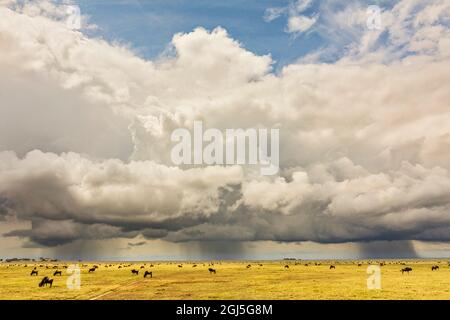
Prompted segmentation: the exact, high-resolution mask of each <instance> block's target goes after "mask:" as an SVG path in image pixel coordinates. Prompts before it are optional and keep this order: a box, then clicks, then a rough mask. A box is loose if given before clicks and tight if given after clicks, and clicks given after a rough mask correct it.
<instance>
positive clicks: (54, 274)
mask: <svg viewBox="0 0 450 320" xmlns="http://www.w3.org/2000/svg"><path fill="white" fill-rule="evenodd" d="M57 275H60V276H62V272H61V271H58V270H56V271H55V272H53V276H57Z"/></svg>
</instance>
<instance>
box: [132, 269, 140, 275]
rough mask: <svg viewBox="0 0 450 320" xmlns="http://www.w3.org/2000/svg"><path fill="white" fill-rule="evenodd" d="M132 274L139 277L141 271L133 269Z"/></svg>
mask: <svg viewBox="0 0 450 320" xmlns="http://www.w3.org/2000/svg"><path fill="white" fill-rule="evenodd" d="M131 273H132V274H135V275H138V274H139V270H135V269H133V270H131Z"/></svg>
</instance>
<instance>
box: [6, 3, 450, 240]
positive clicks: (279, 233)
mask: <svg viewBox="0 0 450 320" xmlns="http://www.w3.org/2000/svg"><path fill="white" fill-rule="evenodd" d="M56 8H57V7H56ZM446 8H447V7H446V6H445V5H444V3H443V2H442V6H437V7H435V6H433V7H432V8H429V7H428V6H424V7H423V8H422V9H421V11H420V12H421V14H420V18H417V19H418V20H417V21H416V22H411V21H412V20H411V17H412V15H411V12H413V11H412V9H411V8H410V7H408V8H407V5H406V4H405V3H404V2H401V3H399V5H398V6H396V7H395V8H394V9H393V10H392V11H391V12H390V13H388V12H386V13H383V15H385V18H386V20H385V21H386V24H385V28H386V30H389V32H390V38H389V41H387V42H386V43H384V44H383V45H381V46H376V45H375V43H376V42H377V39H378V37H379V36H380V35H379V34H376V35H370V34H369V33H365V32H364V33H363V34H362V35H360V34H359V33H358V32H355V33H353V32H352V31H354V30H356V29H352V27H349V26H347V27H346V28H347V29H346V30H350V31H351V32H349V33H348V34H349V37H350V38H352V39H358V41H357V42H356V44H355V45H353V46H350V47H348V48H347V49H348V50H346V51H344V52H345V54H344V56H343V57H342V59H339V60H338V61H337V63H335V64H313V63H308V64H306V63H296V64H292V65H288V66H286V67H284V68H283V70H282V71H281V72H280V74H279V75H275V74H273V73H271V65H272V60H271V58H270V56H258V55H256V54H254V53H252V52H250V51H248V50H246V49H245V48H243V46H242V45H241V44H240V43H239V42H237V41H235V40H233V39H232V38H231V37H230V36H229V35H228V34H227V32H226V31H225V30H224V29H222V28H216V29H214V30H212V31H208V30H205V29H203V28H197V29H195V30H193V31H192V32H189V33H180V34H177V35H175V36H174V37H173V39H172V43H171V46H172V49H173V50H172V52H173V54H172V55H167V56H163V57H162V58H161V59H159V60H155V61H148V60H144V59H141V58H139V57H138V56H136V55H135V54H134V53H133V51H132V50H131V49H129V48H125V47H122V46H119V45H116V44H110V43H107V42H106V41H103V40H100V39H93V38H89V37H87V36H86V35H84V34H83V33H81V32H77V31H73V30H70V29H68V28H67V27H66V26H65V25H64V23H63V22H62V21H60V20H58V19H57V18H55V17H54V15H55V14H52V15H50V14H46V13H42V12H40V13H39V15H35V14H34V13H33V14H30V13H28V12H25V11H23V10H19V11H16V10H12V9H8V8H5V7H2V8H0V50H1V52H2V59H1V61H0V69H1V71H2V72H1V74H0V84H1V85H2V88H3V89H4V90H3V91H2V92H3V93H0V99H1V104H0V115H1V116H2V117H1V118H0V124H1V125H0V133H1V134H0V147H1V150H3V151H2V152H1V153H0V216H2V217H5V216H8V217H11V216H14V217H16V218H17V219H18V220H20V221H29V222H31V226H30V229H29V230H25V231H14V232H12V233H10V235H15V236H23V237H28V238H30V239H32V240H34V241H35V242H38V243H41V244H44V245H54V244H58V243H67V242H69V241H73V240H74V239H77V238H84V239H93V238H115V237H135V236H137V235H139V234H141V235H142V236H144V237H147V238H163V239H168V240H171V241H187V240H199V239H209V240H211V239H218V240H224V239H225V238H227V237H229V238H231V239H233V240H264V239H265V240H282V241H301V240H312V241H318V242H340V241H359V240H371V239H386V238H389V239H426V240H448V239H447V237H448V236H447V235H448V233H446V231H448V228H450V218H449V215H448V212H449V211H448V209H449V207H450V204H449V203H448V199H450V197H449V194H448V190H450V188H449V183H450V182H449V181H450V177H449V170H450V161H449V160H450V152H449V151H447V150H450V138H449V137H450V129H449V126H448V123H449V122H450V113H449V109H448V101H450V86H449V85H450V74H449V72H448V70H449V69H450V68H449V67H450V61H449V54H450V46H449V45H448V44H447V42H446V40H447V39H448V26H446V25H445V23H444V22H442V21H443V20H445V19H444V18H445V17H448V10H447V9H446ZM44 9H45V8H44ZM50 9H51V10H50ZM50 9H49V10H50V11H51V12H53V11H52V10H55V8H53V7H51V8H50ZM45 10H46V9H45ZM56 10H57V9H56ZM19 12H20V13H19ZM22 12H23V13H22ZM321 14H322V13H321ZM388 15H391V18H395V19H389V16H388ZM302 16H303V15H302ZM337 16H338V18H336V20H335V21H333V23H336V24H340V23H341V22H342V21H344V20H342V16H339V15H337ZM356 16H357V17H359V15H356ZM321 17H322V16H321ZM55 19H56V20H55ZM307 19H311V18H307ZM413 20H414V19H413ZM355 21H356V22H355V24H361V23H363V22H362V21H363V20H362V19H360V18H357V19H355ZM410 22H411V23H412V24H414V25H415V27H414V28H413V29H408V28H409V27H405V26H404V25H406V26H408V24H409V23H410ZM342 23H343V22H342ZM307 25H308V24H306V25H305V23H304V21H303V22H301V23H299V24H298V25H296V24H295V23H294V26H293V30H297V31H296V32H298V31H299V30H300V31H302V30H303V31H305V30H308V29H305V28H306V27H307ZM12 26H14V28H13V27H12ZM351 26H353V27H355V25H354V24H351ZM355 28H356V27H355ZM408 30H410V31H411V30H412V33H406V32H407V31H408ZM337 32H338V31H337ZM408 32H409V31H408ZM411 34H412V36H413V38H412V39H413V40H414V41H411V42H408V41H407V39H409V38H408V37H409V36H410V35H411ZM371 37H374V38H371ZM404 45H407V46H408V50H414V52H415V55H414V56H407V55H406V56H405V55H404V54H397V53H395V52H396V49H398V48H403V46H404ZM374 46H375V49H374ZM401 50H403V49H401ZM401 50H400V51H401ZM400 51H398V52H400ZM5 92H6V93H8V94H5ZM24 92H26V94H24ZM194 120H202V121H203V123H204V124H205V126H207V127H214V128H218V129H225V128H248V127H268V128H274V127H276V128H280V133H281V136H280V139H281V157H280V159H281V175H280V176H277V177H272V178H267V177H266V178H261V177H259V176H258V175H256V174H255V172H256V171H257V170H254V168H251V167H246V168H242V169H241V168H235V167H230V168H228V167H227V168H221V167H211V168H174V167H172V164H171V162H170V148H171V142H170V134H171V132H172V130H173V129H174V128H178V127H187V128H191V127H192V123H193V121H194ZM33 149H38V150H35V151H32V150H33ZM39 150H41V151H39ZM62 230H64V232H63V233H61V231H62Z"/></svg>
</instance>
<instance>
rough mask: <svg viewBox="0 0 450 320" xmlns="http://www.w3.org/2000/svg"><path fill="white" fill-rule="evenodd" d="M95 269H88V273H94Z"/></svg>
mask: <svg viewBox="0 0 450 320" xmlns="http://www.w3.org/2000/svg"><path fill="white" fill-rule="evenodd" d="M96 269H97V268H90V269H89V273H91V272H94V271H95V270H96Z"/></svg>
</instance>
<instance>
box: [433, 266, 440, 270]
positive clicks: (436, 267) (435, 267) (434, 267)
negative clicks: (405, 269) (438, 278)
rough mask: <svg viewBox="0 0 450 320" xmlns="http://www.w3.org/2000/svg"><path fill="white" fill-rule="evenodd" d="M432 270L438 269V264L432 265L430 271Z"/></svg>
mask: <svg viewBox="0 0 450 320" xmlns="http://www.w3.org/2000/svg"><path fill="white" fill-rule="evenodd" d="M434 270H439V266H432V267H431V271H434Z"/></svg>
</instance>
